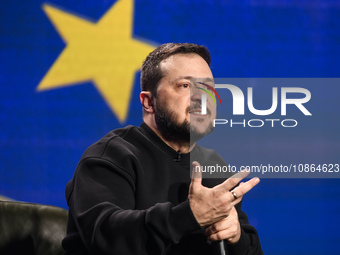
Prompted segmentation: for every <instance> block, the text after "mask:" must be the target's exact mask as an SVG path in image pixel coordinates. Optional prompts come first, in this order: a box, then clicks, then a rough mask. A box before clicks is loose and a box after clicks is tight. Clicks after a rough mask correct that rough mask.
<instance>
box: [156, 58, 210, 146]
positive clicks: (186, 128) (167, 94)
mask: <svg viewBox="0 0 340 255" xmlns="http://www.w3.org/2000/svg"><path fill="white" fill-rule="evenodd" d="M160 67H161V70H162V72H163V74H164V77H163V78H162V80H161V81H160V83H159V86H158V88H157V95H156V98H155V100H154V101H155V118H156V123H157V127H158V129H159V131H160V132H161V133H162V135H163V136H165V137H166V138H167V139H172V140H182V141H190V139H191V141H197V140H198V139H200V138H201V137H203V136H205V135H207V134H208V133H210V132H211V131H212V129H213V120H214V119H215V118H216V106H215V104H214V102H213V100H212V98H211V97H210V96H207V114H205V115H202V114H201V106H202V102H201V96H202V93H205V92H204V91H203V90H201V89H198V88H197V84H201V83H196V81H204V83H207V84H209V85H210V86H213V76H212V73H211V70H210V68H209V66H208V64H207V63H206V62H205V60H204V59H203V58H202V57H200V56H199V55H197V54H176V55H173V56H171V57H169V58H167V59H165V60H163V61H162V62H161V63H160ZM199 86H202V85H199Z"/></svg>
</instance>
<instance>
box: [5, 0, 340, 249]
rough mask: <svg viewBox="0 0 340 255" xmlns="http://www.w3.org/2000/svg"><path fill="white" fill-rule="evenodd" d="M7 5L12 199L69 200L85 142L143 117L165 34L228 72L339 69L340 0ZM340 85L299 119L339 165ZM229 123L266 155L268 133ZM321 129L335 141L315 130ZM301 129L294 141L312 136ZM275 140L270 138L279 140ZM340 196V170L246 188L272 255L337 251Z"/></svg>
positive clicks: (238, 141) (329, 72)
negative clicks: (153, 61) (316, 119)
mask: <svg viewBox="0 0 340 255" xmlns="http://www.w3.org/2000/svg"><path fill="white" fill-rule="evenodd" d="M0 6H1V8H0V21H1V22H0V28H1V29H0V33H1V34H0V84H1V86H0V89H1V93H0V121H1V124H0V146H1V147H0V148H1V154H0V196H3V197H7V198H10V199H14V200H20V201H28V202H36V203H43V204H51V205H56V206H61V207H64V208H67V205H66V201H65V197H64V188H65V185H66V183H67V181H68V180H70V179H71V177H72V175H73V173H74V170H75V167H76V165H77V163H78V160H79V158H80V156H81V155H82V153H83V152H84V150H85V149H86V148H87V147H88V146H89V145H90V144H92V143H93V142H95V141H96V140H97V139H99V138H100V137H102V136H103V135H104V134H106V133H107V132H109V131H110V130H112V129H114V128H118V127H122V126H125V125H127V124H132V125H139V124H140V122H141V119H142V111H141V107H140V104H139V91H140V88H139V75H140V73H139V69H140V66H141V63H142V61H143V59H144V58H145V56H146V55H147V54H148V53H149V52H150V51H152V50H153V49H154V48H155V47H157V46H158V45H160V44H162V43H165V42H193V43H197V44H203V45H205V46H207V47H208V48H209V50H210V51H211V54H212V71H213V73H214V76H215V77H220V78H223V77H235V78H247V77H264V78H266V77H267V78H270V77H287V78H289V77H294V78H298V77H301V78H306V77H307V78H308V77H309V78H316V77H319V78H328V77H339V73H340V71H339V70H340V69H339V67H340V47H339V45H340V2H339V1H334V0H333V1H332V0H313V1H289V0H279V1H274V0H251V1H231V0H230V1H224V0H216V1H210V0H197V1H182V0H174V1H146V0H144V1H142V0H135V1H132V0H119V1H109V0H95V1H94V0H93V1H85V0H82V1H79V0H74V1H65V0H64V1H62V0H59V1H58V0H51V1H33V0H32V1H15V0H5V1H1V3H0ZM314 91H316V92H313V91H312V100H311V104H310V106H311V107H312V109H314V112H315V109H316V107H314V108H313V100H314V102H317V99H316V101H315V99H314V98H315V97H314V96H315V95H316V94H322V92H323V90H322V89H320V88H319V90H314ZM263 92H264V91H263ZM339 92H340V88H338V87H336V86H333V87H332V93H331V94H330V95H326V96H323V97H319V98H320V100H321V99H322V100H324V102H325V103H328V104H327V107H329V109H331V110H332V111H331V113H329V114H328V115H327V116H325V118H324V119H322V120H320V123H323V125H313V126H306V125H305V126H303V128H304V129H300V132H301V133H303V132H304V131H306V132H307V133H308V132H310V133H311V134H313V135H316V136H317V137H318V139H320V143H319V144H322V146H321V147H318V148H315V150H316V153H327V152H331V157H330V159H331V160H332V162H325V163H334V164H336V163H338V164H339V163H340V162H339V156H340V150H339V143H340V141H339V137H340V136H339V128H340V125H339V121H338V119H339V110H340V107H339V102H338V98H337V97H338V94H339ZM264 93H265V92H264ZM316 98H318V97H316ZM322 105H323V104H322V102H321V101H320V102H318V104H317V106H318V107H319V106H320V107H322ZM317 110H318V111H320V112H321V113H322V112H323V108H318V109H317ZM275 131H276V130H275ZM233 132H235V134H236V135H235V136H234V137H231V139H230V144H229V145H228V146H229V151H230V154H231V155H233V157H235V158H238V159H241V158H242V156H243V155H248V154H242V151H243V149H244V151H249V150H251V151H252V153H253V154H252V155H251V156H252V157H254V158H256V157H258V156H259V157H260V156H261V157H263V155H262V154H260V153H264V152H263V151H259V150H257V149H256V148H257V145H259V143H262V142H264V143H268V141H267V140H259V139H251V138H252V137H254V136H257V135H258V133H256V132H257V131H256V132H255V131H252V132H250V131H249V129H244V130H242V129H237V130H236V129H235V131H233ZM258 132H263V131H258ZM268 132H269V133H266V135H268V137H270V135H273V137H274V135H275V137H277V136H276V135H277V133H275V134H274V133H270V132H274V131H268ZM325 133H326V134H327V137H328V138H329V139H330V141H332V143H331V142H329V140H327V141H325V140H322V139H323V138H322V137H325V136H322V135H320V136H319V134H325ZM261 135H264V134H263V133H262V134H261ZM285 135H287V136H288V135H289V133H281V136H280V135H279V138H280V137H281V138H280V139H284V138H285ZM268 139H269V138H268ZM304 139H305V140H303V139H302V140H301V141H299V142H297V143H294V144H292V145H291V146H292V148H294V146H297V145H303V144H304V142H306V144H309V143H308V142H307V139H313V137H309V138H308V137H304ZM275 141H276V140H275ZM279 141H280V140H278V143H269V144H270V146H272V148H278V147H279V146H280V143H279ZM242 144H244V147H242V146H240V145H242ZM220 146H222V145H220ZM233 146H234V147H235V150H237V152H238V153H235V151H234V152H233V150H232V149H230V147H231V148H233ZM270 146H269V150H270V148H271V147H270ZM267 149H268V148H267ZM233 153H234V154H233ZM268 155H270V153H268ZM284 156H285V155H282V158H284ZM339 196H340V179H334V178H328V179H327V178H325V179H290V178H287V179H263V180H262V181H261V183H260V185H259V186H257V187H256V188H255V189H254V190H252V191H251V192H250V193H249V194H247V196H246V197H245V198H244V210H245V211H246V212H247V213H248V215H249V219H250V222H251V224H252V225H254V226H255V227H256V228H257V230H258V231H259V235H260V238H261V241H262V245H263V249H264V252H265V254H339V251H340V249H339V247H338V246H339V240H340V234H339V230H338V229H339V227H340V219H339V214H340V204H339Z"/></svg>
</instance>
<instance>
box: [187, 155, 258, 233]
mask: <svg viewBox="0 0 340 255" xmlns="http://www.w3.org/2000/svg"><path fill="white" fill-rule="evenodd" d="M192 165H193V172H192V178H191V183H190V187H189V195H188V198H189V203H190V207H191V210H192V212H193V214H194V216H195V218H196V220H197V222H198V223H199V224H200V225H201V226H202V227H208V226H210V225H212V224H214V223H216V222H218V221H220V220H221V219H223V218H225V217H228V215H229V214H230V211H231V209H232V208H233V206H234V205H236V204H238V203H239V202H240V201H241V200H242V196H243V195H244V194H246V193H247V192H248V191H249V190H251V189H252V188H253V187H254V186H255V185H256V184H258V183H259V181H260V179H259V178H257V177H255V178H253V179H251V180H249V181H247V182H245V183H243V184H242V185H240V186H238V187H236V188H234V189H233V190H231V189H232V188H233V187H235V186H236V185H237V184H238V183H239V182H240V181H241V180H242V179H243V178H245V177H246V176H247V175H248V174H249V171H242V172H239V173H237V174H235V175H233V176H232V177H230V178H228V179H227V180H225V181H224V182H223V183H221V184H219V185H217V186H215V187H213V188H207V187H204V186H203V185H202V173H201V172H196V171H195V169H198V167H199V169H201V166H200V164H199V163H198V162H197V161H194V162H193V163H192ZM233 194H234V195H236V197H237V198H236V199H235V197H234V195H233Z"/></svg>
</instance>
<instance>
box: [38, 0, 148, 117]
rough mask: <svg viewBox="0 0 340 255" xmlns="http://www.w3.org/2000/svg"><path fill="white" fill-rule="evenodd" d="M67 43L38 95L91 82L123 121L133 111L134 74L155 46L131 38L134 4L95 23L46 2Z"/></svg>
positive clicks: (128, 0)
mask: <svg viewBox="0 0 340 255" xmlns="http://www.w3.org/2000/svg"><path fill="white" fill-rule="evenodd" d="M43 9H44V11H45V12H46V14H47V15H48V17H49V18H50V20H51V22H52V23H53V24H54V26H55V28H56V30H57V31H58V32H59V34H60V36H61V37H62V38H63V39H64V41H65V43H66V47H65V49H64V50H63V51H62V53H61V54H60V56H59V57H58V59H57V60H56V61H55V62H54V64H53V65H52V67H51V68H50V70H49V71H48V72H47V74H46V75H45V77H44V78H43V79H42V81H41V82H40V84H39V85H38V87H37V90H38V91H42V90H47V89H55V88H60V87H66V86H71V85H75V84H77V83H81V82H85V81H90V80H91V81H92V82H93V84H94V85H95V87H96V88H97V90H98V91H99V92H100V94H101V95H102V97H103V98H104V100H105V101H106V102H107V104H108V105H109V107H110V108H111V110H112V111H113V112H114V113H115V114H116V116H117V118H118V120H119V121H120V122H124V121H125V120H126V117H127V112H128V108H129V102H130V96H131V91H132V86H133V84H134V76H135V72H136V71H138V70H139V69H140V67H141V65H142V61H143V60H144V59H145V57H146V55H147V54H148V53H149V52H151V51H152V50H153V49H154V48H155V47H154V46H152V45H149V44H146V43H143V42H141V41H138V40H136V39H133V38H132V25H133V23H132V19H133V0H120V1H118V2H117V3H116V4H114V5H113V6H112V7H111V8H110V9H109V10H108V11H107V12H106V14H104V15H103V17H102V18H101V19H100V20H99V21H98V22H97V23H93V22H91V21H88V20H86V19H82V18H80V17H77V16H75V15H72V14H69V13H67V12H65V11H62V10H59V9H57V8H54V7H52V6H50V5H47V4H44V5H43Z"/></svg>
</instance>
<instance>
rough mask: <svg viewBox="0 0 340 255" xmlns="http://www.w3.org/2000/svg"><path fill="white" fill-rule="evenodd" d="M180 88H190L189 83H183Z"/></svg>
mask: <svg viewBox="0 0 340 255" xmlns="http://www.w3.org/2000/svg"><path fill="white" fill-rule="evenodd" d="M182 87H183V88H189V87H190V84H189V83H184V84H182Z"/></svg>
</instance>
